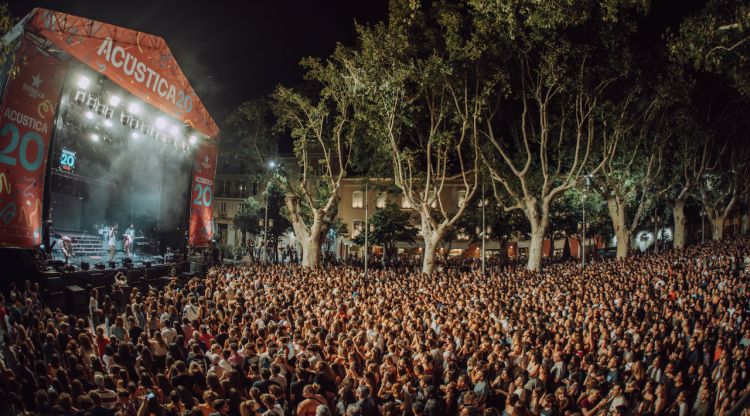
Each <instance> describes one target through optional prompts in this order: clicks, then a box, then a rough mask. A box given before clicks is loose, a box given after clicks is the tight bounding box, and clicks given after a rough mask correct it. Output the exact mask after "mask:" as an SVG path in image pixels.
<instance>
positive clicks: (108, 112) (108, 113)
mask: <svg viewBox="0 0 750 416" xmlns="http://www.w3.org/2000/svg"><path fill="white" fill-rule="evenodd" d="M114 112H115V111H114V110H113V109H112V107H105V110H104V117H106V118H112V114H114Z"/></svg>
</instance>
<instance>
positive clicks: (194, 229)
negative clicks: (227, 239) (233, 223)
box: [189, 142, 217, 246]
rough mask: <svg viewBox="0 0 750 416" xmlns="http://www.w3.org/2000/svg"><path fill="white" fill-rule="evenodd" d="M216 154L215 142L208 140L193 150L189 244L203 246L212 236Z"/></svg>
mask: <svg viewBox="0 0 750 416" xmlns="http://www.w3.org/2000/svg"><path fill="white" fill-rule="evenodd" d="M216 155H217V149H216V144H214V143H210V142H201V144H200V147H198V150H196V152H195V161H194V162H193V163H194V164H193V182H192V185H191V193H190V201H191V202H190V239H189V244H190V245H191V246H205V245H207V244H208V243H209V242H210V241H211V238H213V234H214V232H213V207H214V177H215V176H216Z"/></svg>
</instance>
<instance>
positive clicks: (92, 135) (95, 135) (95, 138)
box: [91, 133, 99, 142]
mask: <svg viewBox="0 0 750 416" xmlns="http://www.w3.org/2000/svg"><path fill="white" fill-rule="evenodd" d="M91 140H93V141H95V142H98V141H99V135H98V134H96V133H92V134H91Z"/></svg>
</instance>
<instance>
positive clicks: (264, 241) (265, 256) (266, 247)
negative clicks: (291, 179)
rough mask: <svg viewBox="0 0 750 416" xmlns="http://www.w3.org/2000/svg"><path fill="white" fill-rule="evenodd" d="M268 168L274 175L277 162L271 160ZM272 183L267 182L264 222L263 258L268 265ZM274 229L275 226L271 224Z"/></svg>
mask: <svg viewBox="0 0 750 416" xmlns="http://www.w3.org/2000/svg"><path fill="white" fill-rule="evenodd" d="M268 167H269V168H271V173H273V170H274V169H275V168H276V162H274V161H273V160H271V161H270V162H268ZM269 183H271V182H270V181H268V182H266V192H265V194H266V195H265V209H264V211H265V212H264V220H263V253H264V254H263V257H264V258H265V260H266V263H269V258H268V225H269V223H268V184H269ZM271 226H272V227H273V224H271Z"/></svg>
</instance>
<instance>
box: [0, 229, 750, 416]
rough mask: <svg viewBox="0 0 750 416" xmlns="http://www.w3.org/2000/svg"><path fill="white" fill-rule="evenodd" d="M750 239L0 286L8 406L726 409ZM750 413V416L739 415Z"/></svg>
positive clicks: (736, 377) (744, 371)
mask: <svg viewBox="0 0 750 416" xmlns="http://www.w3.org/2000/svg"><path fill="white" fill-rule="evenodd" d="M749 255H750V239H748V238H738V239H733V240H725V241H722V242H715V243H710V244H706V245H703V246H696V247H691V248H688V249H685V250H683V251H664V252H661V253H659V254H644V255H638V256H633V257H630V258H628V259H626V260H621V261H617V260H607V261H595V262H593V263H591V264H589V265H588V266H587V267H586V268H585V269H584V270H582V269H581V267H580V264H579V263H578V262H573V261H571V262H567V263H565V262H564V263H559V264H552V265H549V266H547V267H545V268H544V270H543V271H541V272H528V271H525V270H523V269H521V268H515V267H508V268H505V269H499V270H493V271H492V272H491V273H488V275H486V276H483V275H481V274H480V273H478V272H476V271H474V272H466V271H459V270H455V271H453V270H446V271H441V272H436V273H434V274H433V275H431V276H425V275H421V274H418V273H402V272H398V271H394V270H387V269H386V270H372V271H371V272H370V273H369V274H368V275H367V276H363V275H362V273H361V270H359V269H356V268H353V267H348V266H331V267H329V268H326V269H322V270H314V271H310V270H305V269H302V268H300V267H298V266H296V265H245V266H231V267H228V266H217V267H214V268H212V269H211V270H209V272H208V274H207V275H206V276H202V277H196V278H193V279H192V280H190V281H188V282H185V283H180V281H178V280H177V279H175V280H173V281H172V282H171V283H169V284H168V285H167V286H165V287H164V288H163V289H155V288H146V289H145V290H142V291H141V290H138V289H136V288H127V287H126V288H125V293H126V295H125V296H127V293H129V302H127V303H122V302H120V303H118V302H114V301H113V300H112V299H111V295H108V294H106V293H99V292H98V291H96V290H92V292H91V300H90V302H89V304H88V313H85V314H78V315H76V314H74V313H70V312H69V311H62V310H51V309H50V308H47V307H45V304H44V303H43V302H42V299H41V297H40V293H39V289H38V287H37V286H36V285H34V284H28V285H27V286H26V287H25V288H23V290H21V289H16V288H13V289H12V290H11V291H10V293H6V294H5V295H3V296H0V318H2V322H1V323H0V325H2V330H3V336H2V339H3V340H4V346H3V353H4V359H3V364H2V368H0V407H4V408H5V410H6V411H7V412H9V413H12V414H13V415H16V414H22V415H26V414H39V415H42V414H51V415H80V416H87V415H92V416H106V415H118V416H149V415H157V416H167V415H169V416H177V415H194V416H201V415H202V416H209V415H219V416H295V415H296V416H450V415H460V416H480V415H482V416H499V415H513V416H525V415H543V416H549V415H583V416H591V415H605V414H612V415H679V416H685V415H699V416H704V415H728V414H729V413H730V409H732V408H733V407H734V406H736V405H740V406H739V407H741V404H742V403H741V402H743V401H744V400H747V399H746V398H745V396H746V395H747V394H748V393H750V390H749V389H748V387H747V386H748V380H749V379H750V374H749V373H748V364H750V320H748V317H750V304H749V303H748V301H749V299H750V297H748V291H750V279H749V276H750V274H748V271H747V270H746V266H747V263H748V256H749ZM742 412H744V414H748V413H747V410H743V411H742Z"/></svg>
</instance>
